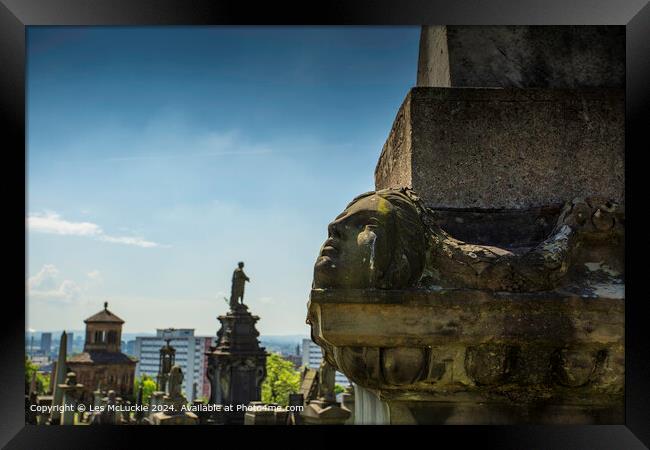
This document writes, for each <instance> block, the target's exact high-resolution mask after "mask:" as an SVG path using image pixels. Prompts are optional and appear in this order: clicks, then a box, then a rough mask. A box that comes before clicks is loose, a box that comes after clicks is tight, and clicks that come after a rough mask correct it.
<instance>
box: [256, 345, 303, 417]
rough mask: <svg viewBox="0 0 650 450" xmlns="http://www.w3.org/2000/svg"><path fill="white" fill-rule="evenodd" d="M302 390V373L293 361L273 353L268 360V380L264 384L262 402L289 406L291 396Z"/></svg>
mask: <svg viewBox="0 0 650 450" xmlns="http://www.w3.org/2000/svg"><path fill="white" fill-rule="evenodd" d="M298 389H300V372H299V371H298V370H296V369H295V368H294V366H293V363H292V362H291V361H287V360H286V359H284V358H282V356H280V355H278V354H275V353H272V354H270V355H269V356H268V357H267V358H266V379H265V380H264V383H262V401H263V402H266V403H277V404H279V405H282V406H287V405H288V404H289V394H291V393H295V392H298Z"/></svg>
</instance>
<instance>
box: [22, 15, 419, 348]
mask: <svg viewBox="0 0 650 450" xmlns="http://www.w3.org/2000/svg"><path fill="white" fill-rule="evenodd" d="M418 39H419V27H294V28H283V27H196V28H195V27H134V28H122V27H119V28H118V27H29V28H28V33H27V64H28V65H27V73H28V79H27V123H28V129H27V138H28V142H27V192H28V198H27V205H26V214H27V226H28V242H27V255H28V273H27V274H26V285H27V291H28V305H27V328H31V329H36V330H55V329H81V328H83V319H85V318H86V317H87V316H89V315H91V314H93V313H94V312H96V311H98V310H99V309H101V307H102V304H103V302H104V301H108V302H109V305H110V306H109V308H110V309H111V310H112V311H113V312H115V313H116V314H118V315H119V316H120V317H122V318H123V319H124V320H125V321H126V324H125V331H126V332H152V331H154V330H155V328H162V327H176V328H180V327H189V328H195V329H196V331H197V333H198V334H205V335H212V334H214V333H215V332H216V329H217V324H218V323H217V320H216V316H217V315H219V314H223V313H225V311H226V309H227V305H226V303H225V301H224V300H223V297H226V296H228V295H229V290H230V277H231V275H232V271H233V269H234V268H235V266H236V263H237V261H240V260H243V261H244V262H245V263H246V267H245V270H246V272H247V274H248V275H249V277H250V278H251V283H250V284H247V287H246V294H245V301H246V303H247V304H249V306H250V308H251V309H252V311H253V312H254V313H255V314H257V315H259V316H260V317H261V320H260V322H259V324H258V329H259V330H260V332H261V333H263V334H296V333H305V334H307V333H308V327H307V326H306V325H305V314H306V304H307V300H308V295H309V289H310V285H311V279H312V269H313V264H314V262H315V260H316V256H317V254H318V250H319V248H320V245H321V244H322V242H323V241H324V240H325V238H326V234H327V224H328V222H330V221H331V220H332V219H333V218H334V217H335V216H336V215H337V214H338V213H339V212H341V210H342V209H343V208H344V207H345V205H346V204H347V203H348V201H349V200H351V199H352V198H353V197H354V196H355V195H357V194H359V193H362V192H365V191H368V190H371V189H372V188H373V172H374V168H375V163H376V162H377V158H378V156H379V153H380V151H381V147H382V145H383V143H384V140H385V139H386V137H387V135H388V132H389V130H390V127H391V125H392V122H393V119H394V117H395V114H396V112H397V109H398V108H399V105H400V104H401V102H402V100H403V99H404V96H405V95H406V93H407V92H408V90H409V89H410V88H411V87H412V86H413V85H414V83H415V76H416V65H417V51H418Z"/></svg>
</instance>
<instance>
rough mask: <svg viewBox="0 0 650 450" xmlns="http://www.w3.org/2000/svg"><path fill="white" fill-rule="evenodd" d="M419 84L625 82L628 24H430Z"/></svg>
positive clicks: (422, 49)
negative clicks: (624, 25) (626, 31)
mask: <svg viewBox="0 0 650 450" xmlns="http://www.w3.org/2000/svg"><path fill="white" fill-rule="evenodd" d="M417 84H418V86H437V87H450V86H451V87H518V88H537V87H553V88H574V87H624V86H625V27H623V26H459V25H453V26H451V25H448V26H424V27H423V28H422V34H421V37H420V57H419V64H418V77H417Z"/></svg>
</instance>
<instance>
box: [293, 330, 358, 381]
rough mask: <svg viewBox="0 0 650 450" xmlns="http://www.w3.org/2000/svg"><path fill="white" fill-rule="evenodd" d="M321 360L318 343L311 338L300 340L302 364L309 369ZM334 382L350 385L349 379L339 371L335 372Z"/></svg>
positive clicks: (321, 354) (316, 365)
mask: <svg viewBox="0 0 650 450" xmlns="http://www.w3.org/2000/svg"><path fill="white" fill-rule="evenodd" d="M322 360H323V353H322V352H321V349H320V347H319V346H318V345H316V344H315V343H314V342H313V341H312V340H311V339H303V340H302V365H303V366H305V367H309V368H310V369H318V368H319V367H320V363H321V361H322ZM336 384H340V385H341V386H343V387H348V386H349V385H350V380H348V378H347V377H346V376H345V375H343V374H342V373H341V372H336Z"/></svg>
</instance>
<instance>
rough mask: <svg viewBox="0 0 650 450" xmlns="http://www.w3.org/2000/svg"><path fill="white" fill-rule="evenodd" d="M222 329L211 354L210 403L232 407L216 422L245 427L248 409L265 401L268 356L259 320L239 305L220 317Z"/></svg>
mask: <svg viewBox="0 0 650 450" xmlns="http://www.w3.org/2000/svg"><path fill="white" fill-rule="evenodd" d="M218 319H219V321H220V322H221V328H220V329H219V331H218V333H217V344H216V346H214V347H212V348H211V351H210V352H209V353H207V357H208V374H207V375H208V379H209V380H210V387H211V389H210V401H209V402H210V403H211V404H214V405H222V406H224V407H230V410H229V411H226V410H225V408H224V409H223V410H221V411H219V412H218V413H215V415H214V418H213V421H214V422H216V423H224V424H230V423H232V424H243V423H244V414H245V410H244V409H243V408H238V405H248V404H249V403H250V402H255V401H259V400H261V398H262V392H261V388H262V382H263V381H264V378H265V377H266V352H265V351H264V348H263V347H260V345H259V341H258V339H257V337H258V336H259V332H258V331H257V329H256V328H255V323H256V322H257V321H258V320H259V317H258V316H254V315H252V314H251V313H250V312H249V311H248V308H247V307H246V306H245V305H242V304H239V305H237V306H236V307H234V308H233V309H231V310H230V311H228V313H227V314H226V315H222V316H219V317H218Z"/></svg>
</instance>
